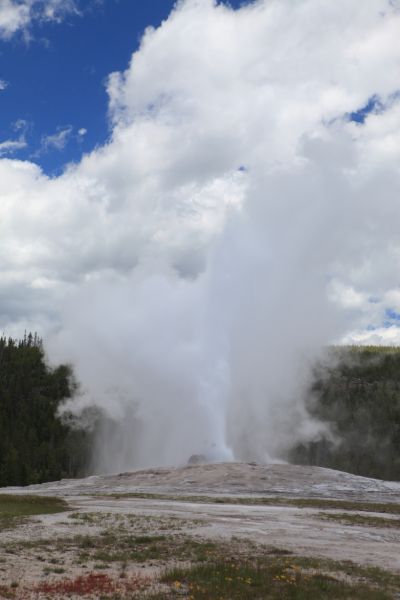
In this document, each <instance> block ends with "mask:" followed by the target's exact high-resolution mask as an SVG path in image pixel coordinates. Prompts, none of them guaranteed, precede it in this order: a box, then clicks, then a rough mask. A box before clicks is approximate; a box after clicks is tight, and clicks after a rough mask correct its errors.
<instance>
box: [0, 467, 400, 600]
mask: <svg viewBox="0 0 400 600" xmlns="http://www.w3.org/2000/svg"><path fill="white" fill-rule="evenodd" d="M0 493H13V494H15V493H17V494H24V493H28V494H40V495H51V496H55V495H57V496H62V497H63V498H65V500H66V501H67V502H68V504H69V505H70V507H71V510H70V512H67V513H58V514H52V515H42V516H38V517H35V518H33V519H29V520H27V521H26V522H24V523H21V524H20V525H19V526H18V527H16V528H13V529H9V530H7V529H6V530H3V531H0V536H1V537H0V598H1V597H2V593H3V597H8V598H11V597H14V598H28V597H29V598H30V597H31V595H29V593H30V592H29V593H28V591H27V590H31V592H32V590H34V589H35V590H39V588H40V585H42V584H43V582H48V581H51V582H54V581H63V580H65V578H66V577H68V578H74V577H75V578H76V577H78V576H80V575H82V574H85V573H86V574H87V573H89V572H90V573H91V572H97V573H107V576H110V577H114V578H117V577H118V578H119V579H120V581H121V582H122V583H123V582H124V581H128V580H129V579H130V578H132V580H133V579H134V578H138V581H143V582H144V583H143V585H145V582H146V580H147V578H150V579H151V578H154V577H155V576H156V575H157V574H158V573H160V571H161V570H162V569H165V568H166V566H171V564H174V563H175V562H179V563H181V562H182V561H183V562H184V563H185V562H190V561H191V552H192V551H193V548H195V550H196V548H197V547H199V548H200V545H201V542H202V541H203V542H210V541H211V542H218V543H220V542H221V543H223V544H226V548H228V549H229V548H230V549H231V550H232V552H235V553H237V552H239V553H240V552H241V550H242V549H243V548H245V547H246V548H247V547H248V548H253V547H254V548H257V552H260V551H264V552H269V551H271V552H272V551H274V550H271V549H275V550H276V549H277V548H278V549H280V550H279V551H281V550H285V551H288V552H291V553H293V554H294V555H301V556H303V557H318V558H326V559H334V560H337V561H352V562H354V563H357V564H358V565H362V566H374V567H380V568H383V569H386V570H390V571H391V572H393V573H398V574H400V483H394V482H384V481H378V480H373V479H367V478H362V477H356V476H353V475H349V474H346V473H340V472H337V471H331V470H328V469H322V468H318V467H299V466H291V465H255V464H242V463H233V464H216V465H196V466H187V467H182V468H173V469H167V468H165V469H148V470H142V471H135V472H132V473H123V474H119V475H115V476H95V477H89V478H87V479H83V480H68V481H67V480H65V481H61V482H55V483H49V484H43V485H37V486H29V487H27V488H4V489H1V490H0ZM301 499H306V500H308V501H310V502H309V503H308V502H302V501H301ZM319 500H321V503H320V504H319ZM328 500H337V501H338V503H337V504H335V503H331V504H330V505H328V504H327V502H326V501H328ZM264 501H265V502H267V504H265V505H263V504H260V503H261V502H264ZM343 502H348V503H349V502H351V504H347V505H345V504H343ZM296 503H297V504H296ZM366 503H375V504H379V505H380V506H381V507H382V510H381V509H380V507H379V506H366ZM389 503H390V505H391V506H389ZM395 505H397V508H396V506H395ZM107 536H108V537H107ZM113 536H114V537H113ZM118 536H120V537H118ZM127 536H130V537H129V538H128V537H127ZM158 538H159V539H158ZM128 539H129V540H131V541H128ZM110 540H111V541H110ZM132 540H136V542H137V544H136V546H135V552H136V554H132V552H130V553H125V554H124V549H125V550H126V544H128V543H130V544H131V543H132ZM143 540H144V541H143ZM157 540H158V541H157ZM165 540H169V541H170V540H174V541H173V543H172V542H171V543H172V545H171V547H170V549H169V550H168V549H167V550H166V549H165V548H164V546H163V544H164V545H165ZM182 540H183V542H182ZM181 542H182V543H184V544H186V546H185V548H186V550H185V552H183V551H182V547H181V546H179V544H181ZM144 543H145V545H144V546H143V547H142V546H140V544H144ZM157 543H158V544H159V546H158V547H157ZM151 544H153V545H151ZM190 544H192V546H193V547H192V546H190ZM193 544H194V545H196V544H198V546H194V545H193ZM139 547H140V552H139V550H138V548H139ZM151 548H152V549H153V550H151ZM117 549H118V551H119V554H117ZM260 549H261V550H260ZM196 552H197V550H196ZM122 583H121V585H122ZM2 586H3V587H2ZM38 586H39V587H38ZM43 589H44V588H43ZM2 590H3V591H2ZM22 590H25V591H24V592H23V593H22ZM35 593H36V595H34V594H33V592H32V597H50V596H51V594H50V596H49V595H46V594H45V593H44V592H42V595H40V593H39V592H38V591H36V592H35ZM49 593H50V592H49ZM7 594H14V595H11V596H10V595H7ZM66 595H68V594H66V593H65V595H63V594H62V593H60V594H59V597H66ZM69 595H70V596H71V594H69ZM53 596H54V594H53ZM72 596H73V594H72ZM94 597H96V595H95V596H94ZM98 597H100V595H98ZM138 597H146V594H145V592H143V594H142V595H139V596H138ZM182 597H190V596H188V595H187V596H182ZM391 597H394V598H400V590H399V593H398V595H396V593H395V595H393V596H391Z"/></svg>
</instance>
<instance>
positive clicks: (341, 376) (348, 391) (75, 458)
mask: <svg viewBox="0 0 400 600" xmlns="http://www.w3.org/2000/svg"><path fill="white" fill-rule="evenodd" d="M77 391H78V385H77V383H76V381H75V379H74V375H73V371H72V368H71V367H70V366H69V365H59V366H56V367H50V366H49V365H48V364H47V362H46V360H45V353H44V350H43V344H42V341H41V339H40V338H39V337H38V336H37V335H32V334H28V335H25V336H24V338H23V339H21V340H14V339H11V338H5V337H1V338H0V486H7V485H27V484H30V483H42V482H45V481H55V480H59V479H62V478H73V477H77V476H84V475H87V474H89V471H90V468H91V459H92V452H93V450H94V448H95V439H96V433H97V432H98V431H101V428H102V426H104V424H105V423H106V422H107V418H106V417H105V415H102V414H101V413H100V412H99V411H96V410H95V409H93V410H92V411H91V412H90V411H88V414H86V424H87V423H89V424H90V425H91V427H89V428H87V427H86V426H85V427H83V426H81V427H77V426H76V421H75V420H74V419H73V418H72V415H70V416H69V417H68V415H66V414H65V413H64V414H63V416H62V417H61V416H60V408H61V407H62V406H63V404H64V402H65V401H66V400H68V399H69V398H72V397H73V396H74V395H75V394H76V393H77ZM308 411H309V412H310V414H311V415H312V416H313V417H315V418H316V419H318V420H320V421H321V422H323V423H325V424H326V425H327V430H326V433H325V434H324V435H321V436H320V437H319V438H318V439H315V440H313V441H311V442H308V443H303V444H297V445H296V446H294V447H293V448H291V449H290V451H289V452H288V455H287V457H286V458H287V459H288V460H289V461H290V462H292V463H297V464H306V465H316V466H322V467H329V468H333V469H338V470H341V471H347V472H350V473H355V474H358V475H364V476H367V477H377V478H381V479H392V480H400V348H382V347H337V348H331V349H330V350H329V352H328V355H327V358H326V357H325V360H323V361H322V360H321V361H320V363H319V364H317V365H315V368H314V372H313V379H312V383H311V385H310V390H309V394H308ZM81 422H83V420H82V421H81Z"/></svg>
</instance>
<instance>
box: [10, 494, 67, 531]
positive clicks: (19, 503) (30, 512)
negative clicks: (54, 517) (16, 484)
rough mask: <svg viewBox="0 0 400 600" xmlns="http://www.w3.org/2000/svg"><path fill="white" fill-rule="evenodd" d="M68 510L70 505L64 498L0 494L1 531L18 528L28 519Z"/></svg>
mask: <svg viewBox="0 0 400 600" xmlns="http://www.w3.org/2000/svg"><path fill="white" fill-rule="evenodd" d="M66 510H68V504H67V503H66V502H65V500H63V499H62V498H54V497H50V496H28V495H22V494H21V495H14V494H0V531H1V530H4V529H12V528H14V527H17V526H18V525H20V524H21V523H23V522H26V519H27V517H31V516H35V515H44V514H51V513H58V512H65V511H66Z"/></svg>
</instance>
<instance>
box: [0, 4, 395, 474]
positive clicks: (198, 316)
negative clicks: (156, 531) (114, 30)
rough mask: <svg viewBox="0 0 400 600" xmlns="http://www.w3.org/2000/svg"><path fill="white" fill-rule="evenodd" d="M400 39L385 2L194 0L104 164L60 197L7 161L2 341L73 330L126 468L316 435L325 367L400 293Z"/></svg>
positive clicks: (68, 179) (124, 114)
mask: <svg viewBox="0 0 400 600" xmlns="http://www.w3.org/2000/svg"><path fill="white" fill-rule="evenodd" d="M399 27H400V15H399V13H398V11H397V10H395V8H394V7H393V5H392V6H391V5H390V4H389V3H388V2H386V0H371V1H370V2H368V3H363V4H362V5H360V3H359V1H358V0H338V1H337V2H331V3H321V2H319V1H318V0H301V1H299V2H296V3H293V2H292V1H291V0H279V1H278V0H270V1H268V2H266V1H259V2H256V3H254V4H252V5H249V6H246V7H244V8H242V9H241V10H239V11H233V10H231V9H229V8H228V7H226V6H223V5H218V6H217V5H215V4H214V3H213V2H212V1H211V0H188V1H186V2H183V3H180V4H179V5H178V7H177V8H176V9H175V11H174V12H173V13H172V15H171V16H170V18H169V19H168V20H167V21H165V22H164V23H163V24H162V26H161V27H160V28H158V29H157V30H153V29H151V30H148V31H147V32H146V34H145V36H144V38H143V40H142V44H141V47H140V49H139V50H138V51H137V52H136V53H135V54H134V55H133V56H132V60H131V62H130V65H129V67H128V68H127V70H126V71H125V72H123V73H114V74H112V75H111V76H110V78H109V80H108V93H109V97H110V105H109V112H110V119H111V121H112V135H111V138H110V140H109V142H108V143H107V144H106V145H104V146H103V147H101V148H98V149H96V150H95V151H94V152H92V153H91V154H90V155H87V156H85V157H84V158H83V159H82V161H81V162H80V163H79V164H77V165H72V166H70V167H68V169H67V170H66V172H65V173H64V174H63V175H62V176H60V177H57V178H52V179H50V178H48V177H46V176H45V175H44V174H43V173H42V172H41V171H40V169H39V168H38V167H36V166H35V165H33V164H31V163H22V162H18V161H11V160H2V161H0V195H1V197H2V202H1V205H0V265H1V290H2V306H1V310H0V313H1V315H0V325H1V327H2V329H4V328H7V327H8V326H9V327H10V328H14V330H15V328H16V326H17V325H18V324H26V323H27V322H28V323H30V324H32V323H35V322H37V323H38V324H39V325H40V326H42V327H48V328H50V329H51V327H52V324H53V328H54V329H57V328H59V331H58V334H57V335H56V336H55V337H54V339H53V343H52V345H51V349H52V353H53V356H56V355H57V353H58V357H60V358H63V359H64V358H68V359H71V360H75V361H76V363H77V371H78V376H79V378H80V379H81V380H82V382H83V384H84V386H85V388H86V390H87V394H86V395H85V396H84V399H85V401H86V400H88V399H90V398H95V399H96V401H97V402H99V403H102V404H103V405H105V406H107V407H108V408H109V410H110V411H112V412H113V414H115V415H119V416H121V415H124V418H125V424H126V428H127V429H126V435H127V439H129V440H131V439H132V430H135V431H136V430H138V431H137V432H136V436H137V437H136V438H134V439H136V440H137V444H138V446H137V447H136V446H135V442H130V443H127V448H126V452H127V454H126V455H123V453H122V454H120V456H121V464H119V465H116V463H115V462H114V463H113V464H112V465H110V464H109V465H108V466H110V468H111V467H112V468H117V466H118V467H120V468H125V467H127V468H129V467H130V466H132V465H133V464H138V463H140V464H145V463H154V462H159V461H160V460H162V461H164V462H177V461H178V460H180V459H182V460H183V459H184V458H185V457H187V456H186V455H190V453H193V452H197V453H198V452H209V453H210V454H214V455H216V456H220V457H221V456H227V455H229V452H230V449H233V452H234V454H235V456H237V457H239V458H243V459H247V458H258V459H263V458H265V457H266V456H268V455H273V456H278V455H282V452H283V451H284V449H285V447H286V446H287V445H288V443H289V442H291V441H293V439H295V438H296V436H300V437H301V435H303V433H304V435H305V432H307V435H309V432H310V423H309V421H308V420H307V417H306V413H305V410H304V406H303V403H302V394H303V391H304V388H305V386H306V383H307V373H308V371H307V368H308V366H309V363H310V362H311V361H312V360H313V358H314V357H315V355H316V354H317V353H318V352H319V351H320V348H321V347H322V346H323V345H325V344H326V343H329V342H330V341H331V340H334V339H337V338H342V337H343V336H345V335H346V334H347V335H349V332H351V331H354V330H358V329H359V328H363V330H364V331H365V329H366V327H367V325H369V324H372V325H373V326H374V327H379V326H380V325H381V323H380V322H379V321H380V319H382V318H383V315H384V313H385V309H386V308H389V307H390V304H391V303H393V297H394V296H393V295H396V294H397V293H398V291H399V287H398V272H399V267H400V251H399V241H398V230H399V222H400V205H399V201H398V198H399V187H400V176H399V171H398V158H399V151H400V139H399V136H398V135H397V132H398V131H400V111H399V105H398V104H396V103H395V102H392V103H390V102H387V99H388V98H390V97H392V95H393V93H394V92H395V91H396V89H395V82H396V80H397V71H398V64H399V60H400V41H399V40H400V38H399V37H398V36H397V35H396V32H397V31H398V30H399ZM374 94H378V95H379V96H380V97H381V98H382V99H383V101H384V102H386V104H387V108H386V112H384V113H383V114H371V115H369V116H368V117H367V119H366V122H365V124H364V125H363V126H359V125H355V124H353V123H349V122H348V120H347V119H346V118H345V115H346V114H349V113H351V112H354V111H356V110H358V109H359V108H360V107H362V106H365V104H366V102H367V101H368V99H369V98H370V97H371V96H373V95H374ZM329 123H330V125H329ZM327 124H328V125H327ZM59 134H60V132H58V135H59ZM68 135H69V134H66V136H65V138H64V141H65V139H66V138H67V137H68ZM55 139H56V137H55ZM62 143H63V142H62ZM53 145H54V144H53ZM242 167H244V169H243V168H242ZM333 291H335V295H332V294H333ZM372 296H374V297H378V298H379V303H373V302H370V301H369V299H370V298H371V297H372ZM332 299H334V301H333V300H332ZM394 333H395V334H396V332H395V331H394ZM368 335H372V334H371V333H368ZM375 335H376V336H377V335H378V334H376V333H375ZM382 335H383V334H382ZM385 335H386V336H387V335H388V334H387V333H386V334H385ZM376 339H378V338H376ZM381 339H383V337H382V336H381ZM188 399H190V400H188ZM133 410H135V419H136V420H133V421H132V419H130V418H128V417H129V414H131V413H132V411H133ZM137 421H139V424H138V422H137ZM139 430H140V431H139ZM311 430H312V431H314V432H315V431H316V429H315V427H314V425H313V424H311ZM106 452H107V448H105V453H106ZM109 454H110V456H111V457H112V458H114V456H115V453H113V452H111V451H110V453H109Z"/></svg>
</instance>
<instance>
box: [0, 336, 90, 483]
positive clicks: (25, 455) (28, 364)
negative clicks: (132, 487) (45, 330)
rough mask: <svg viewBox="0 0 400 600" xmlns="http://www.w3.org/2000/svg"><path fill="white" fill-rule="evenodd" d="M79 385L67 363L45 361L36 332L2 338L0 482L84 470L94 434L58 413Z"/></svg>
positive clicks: (54, 476) (33, 480)
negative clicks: (76, 426) (68, 422)
mask: <svg viewBox="0 0 400 600" xmlns="http://www.w3.org/2000/svg"><path fill="white" fill-rule="evenodd" d="M75 385H76V384H75V383H74V379H73V376H72V370H71V368H70V367H69V366H67V365H60V366H58V367H56V368H54V369H51V368H50V367H49V366H48V365H47V364H46V362H45V360H44V352H43V348H42V343H41V340H40V339H39V338H38V337H37V336H33V335H32V334H29V335H27V336H25V338H24V339H23V340H20V341H16V340H13V339H6V338H4V337H3V338H0V486H6V485H26V484H28V483H41V482H44V481H51V480H58V479H61V478H62V477H74V476H76V475H81V474H83V473H84V472H85V467H86V463H87V461H88V456H89V450H90V444H91V440H90V436H89V434H87V433H85V431H83V430H77V429H75V428H74V427H71V426H69V425H68V424H67V423H65V422H62V421H61V419H60V418H59V417H58V416H57V411H58V409H59V407H60V405H61V404H62V402H63V401H64V400H66V399H67V398H70V397H71V395H72V394H73V393H74V391H75Z"/></svg>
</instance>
